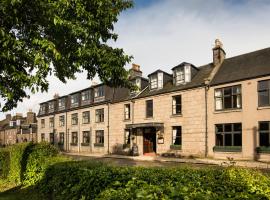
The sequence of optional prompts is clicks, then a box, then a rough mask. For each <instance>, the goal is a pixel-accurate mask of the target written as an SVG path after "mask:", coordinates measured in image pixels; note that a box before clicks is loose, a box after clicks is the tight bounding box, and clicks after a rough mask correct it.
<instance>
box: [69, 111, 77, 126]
mask: <svg viewBox="0 0 270 200" xmlns="http://www.w3.org/2000/svg"><path fill="white" fill-rule="evenodd" d="M71 125H78V113H73V114H72V115H71Z"/></svg>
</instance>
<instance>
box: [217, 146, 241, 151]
mask: <svg viewBox="0 0 270 200" xmlns="http://www.w3.org/2000/svg"><path fill="white" fill-rule="evenodd" d="M213 151H214V152H242V147H241V146H214V147H213Z"/></svg>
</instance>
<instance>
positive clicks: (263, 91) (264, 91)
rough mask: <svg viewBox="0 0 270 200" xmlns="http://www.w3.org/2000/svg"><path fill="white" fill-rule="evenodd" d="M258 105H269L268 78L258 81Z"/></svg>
mask: <svg viewBox="0 0 270 200" xmlns="http://www.w3.org/2000/svg"><path fill="white" fill-rule="evenodd" d="M258 96H259V106H270V80H265V81H259V82H258Z"/></svg>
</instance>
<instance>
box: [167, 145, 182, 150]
mask: <svg viewBox="0 0 270 200" xmlns="http://www.w3.org/2000/svg"><path fill="white" fill-rule="evenodd" d="M170 149H171V150H181V149H182V145H174V144H172V145H171V146H170Z"/></svg>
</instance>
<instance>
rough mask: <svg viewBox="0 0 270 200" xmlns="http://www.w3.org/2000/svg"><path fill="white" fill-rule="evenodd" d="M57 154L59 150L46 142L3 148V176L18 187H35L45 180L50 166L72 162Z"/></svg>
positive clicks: (0, 161)
mask: <svg viewBox="0 0 270 200" xmlns="http://www.w3.org/2000/svg"><path fill="white" fill-rule="evenodd" d="M57 154H58V150H57V148H56V147H54V146H52V145H51V144H49V143H45V142H44V143H39V144H33V143H21V144H15V145H12V146H10V147H7V148H3V149H1V151H0V164H1V165H0V169H1V176H2V177H3V178H7V180H8V181H10V182H14V183H15V184H17V185H19V184H21V183H23V185H25V186H29V185H34V184H35V183H37V182H38V181H39V180H41V179H42V178H43V175H44V173H45V171H46V169H47V168H48V166H50V165H52V164H55V163H59V162H63V161H68V160H70V159H67V158H65V157H59V156H57Z"/></svg>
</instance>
